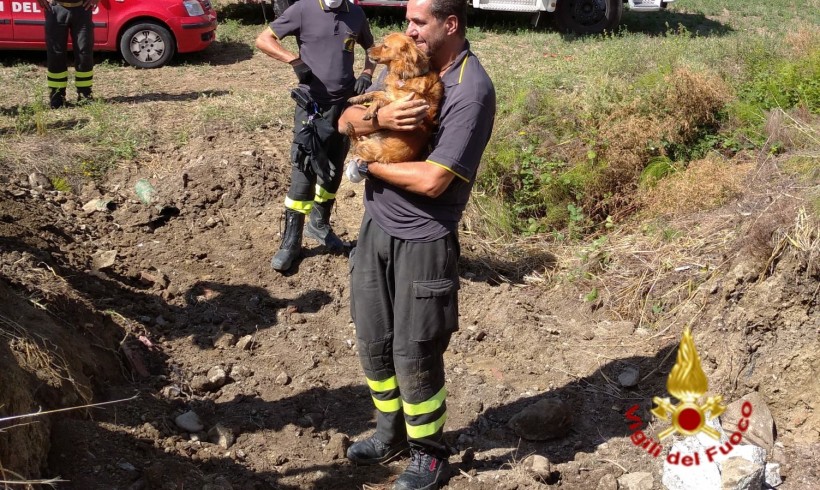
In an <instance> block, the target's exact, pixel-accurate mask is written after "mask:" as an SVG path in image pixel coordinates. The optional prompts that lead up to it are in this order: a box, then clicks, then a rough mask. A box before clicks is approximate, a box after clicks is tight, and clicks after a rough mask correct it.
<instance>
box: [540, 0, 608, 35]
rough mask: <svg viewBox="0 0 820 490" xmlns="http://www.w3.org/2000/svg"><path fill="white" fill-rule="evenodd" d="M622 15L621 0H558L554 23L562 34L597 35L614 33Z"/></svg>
mask: <svg viewBox="0 0 820 490" xmlns="http://www.w3.org/2000/svg"><path fill="white" fill-rule="evenodd" d="M623 13H624V3H623V0H558V4H557V5H556V6H555V23H556V27H557V28H558V30H560V31H563V32H574V33H575V34H599V33H601V32H604V31H614V30H615V28H616V27H618V24H619V23H620V22H621V16H622V15H623Z"/></svg>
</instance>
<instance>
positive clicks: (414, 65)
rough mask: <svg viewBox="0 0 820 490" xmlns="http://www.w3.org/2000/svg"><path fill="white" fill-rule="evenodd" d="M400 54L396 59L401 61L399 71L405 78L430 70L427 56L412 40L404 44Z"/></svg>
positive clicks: (418, 75) (398, 61)
mask: <svg viewBox="0 0 820 490" xmlns="http://www.w3.org/2000/svg"><path fill="white" fill-rule="evenodd" d="M400 54H401V56H400V58H399V59H398V60H397V61H396V62H397V63H399V67H398V68H399V69H398V70H397V71H398V73H399V76H400V77H401V78H402V79H403V80H407V79H409V78H416V77H420V76H422V75H426V74H427V72H428V71H429V60H428V59H427V56H425V55H424V53H422V52H421V50H419V48H417V47H416V45H415V43H413V42H412V41H408V42H405V43H403V44H402V46H401V52H400Z"/></svg>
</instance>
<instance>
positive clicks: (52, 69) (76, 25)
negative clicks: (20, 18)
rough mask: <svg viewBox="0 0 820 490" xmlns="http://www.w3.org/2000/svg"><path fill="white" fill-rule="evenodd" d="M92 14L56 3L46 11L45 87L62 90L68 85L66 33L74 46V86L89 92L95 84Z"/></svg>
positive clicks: (80, 90)
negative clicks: (46, 62)
mask: <svg viewBox="0 0 820 490" xmlns="http://www.w3.org/2000/svg"><path fill="white" fill-rule="evenodd" d="M91 14H92V12H91V11H90V10H86V9H85V7H83V6H82V5H80V6H78V7H63V6H62V5H60V4H59V3H53V4H52V5H51V11H46V13H45V15H46V53H47V54H46V56H47V59H48V86H49V88H50V89H52V91H54V90H62V91H63V92H64V91H65V88H66V86H67V85H68V56H67V53H66V46H67V45H68V33H69V31H70V32H71V42H72V43H73V44H74V70H75V72H74V85H75V86H76V87H77V91H78V92H81V93H90V91H91V86H92V85H93V83H94V57H93V49H94V22H92V20H91Z"/></svg>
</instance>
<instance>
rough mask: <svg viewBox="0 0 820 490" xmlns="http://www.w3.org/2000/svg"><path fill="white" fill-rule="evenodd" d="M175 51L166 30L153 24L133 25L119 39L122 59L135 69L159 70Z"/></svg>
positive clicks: (172, 38) (171, 39) (171, 37)
mask: <svg viewBox="0 0 820 490" xmlns="http://www.w3.org/2000/svg"><path fill="white" fill-rule="evenodd" d="M175 51H176V44H175V42H174V37H173V36H171V33H170V32H168V29H166V28H164V27H163V26H161V25H159V24H154V23H153V22H143V23H139V24H134V25H132V26H131V27H129V28H128V29H126V30H125V32H124V33H123V34H122V38H120V52H121V53H122V57H123V58H125V61H127V62H128V64H129V65H132V66H136V67H137V68H159V67H160V66H162V65H164V64H165V63H167V62H168V60H170V59H171V57H172V56H173V55H174V52H175Z"/></svg>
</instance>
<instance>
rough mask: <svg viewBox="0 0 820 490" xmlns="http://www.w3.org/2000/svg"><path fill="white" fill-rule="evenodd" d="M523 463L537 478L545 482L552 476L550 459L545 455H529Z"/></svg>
mask: <svg viewBox="0 0 820 490" xmlns="http://www.w3.org/2000/svg"><path fill="white" fill-rule="evenodd" d="M522 464H523V465H524V468H526V469H527V471H528V472H529V473H530V474H531V475H532V476H533V477H535V479H536V480H539V481H542V482H543V481H546V480H547V479H548V478H549V476H550V461H549V460H548V459H547V458H545V457H544V456H541V455H539V454H533V455H530V456H527V457H526V458H524V461H523V462H522Z"/></svg>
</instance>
